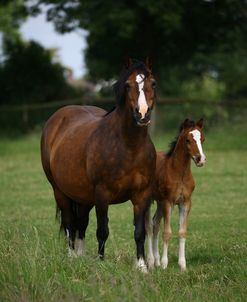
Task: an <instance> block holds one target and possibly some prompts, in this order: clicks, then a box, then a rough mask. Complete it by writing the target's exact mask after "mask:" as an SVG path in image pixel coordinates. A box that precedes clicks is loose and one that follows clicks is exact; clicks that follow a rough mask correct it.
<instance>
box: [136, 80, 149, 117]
mask: <svg viewBox="0 0 247 302" xmlns="http://www.w3.org/2000/svg"><path fill="white" fill-rule="evenodd" d="M144 78H145V76H144V75H143V74H138V75H137V76H136V82H137V84H138V88H139V98H138V106H139V112H140V114H141V116H142V118H144V117H145V114H146V113H147V111H148V105H147V100H146V97H145V94H144V91H143V87H144Z"/></svg>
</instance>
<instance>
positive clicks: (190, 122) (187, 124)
mask: <svg viewBox="0 0 247 302" xmlns="http://www.w3.org/2000/svg"><path fill="white" fill-rule="evenodd" d="M195 126H196V123H195V122H194V121H193V120H189V119H186V120H185V121H184V122H183V123H182V124H181V125H180V126H179V132H178V135H177V136H176V137H175V139H174V140H173V141H172V142H171V143H170V144H169V147H170V149H169V151H168V152H166V156H167V157H170V156H171V155H172V154H173V152H174V150H175V147H176V145H177V142H178V138H179V136H180V134H181V132H182V130H183V129H184V128H194V127H195Z"/></svg>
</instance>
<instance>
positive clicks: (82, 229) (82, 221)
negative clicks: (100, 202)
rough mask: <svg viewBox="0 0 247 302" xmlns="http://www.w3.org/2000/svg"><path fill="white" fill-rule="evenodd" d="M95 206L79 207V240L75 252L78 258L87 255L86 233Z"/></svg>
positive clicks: (76, 241) (76, 240)
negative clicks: (90, 214)
mask: <svg viewBox="0 0 247 302" xmlns="http://www.w3.org/2000/svg"><path fill="white" fill-rule="evenodd" d="M92 207H93V205H81V204H78V205H77V226H76V228H77V231H78V238H76V239H75V251H76V254H77V256H82V255H84V254H85V233H86V229H87V226H88V222H89V213H90V211H91V209H92Z"/></svg>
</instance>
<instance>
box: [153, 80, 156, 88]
mask: <svg viewBox="0 0 247 302" xmlns="http://www.w3.org/2000/svg"><path fill="white" fill-rule="evenodd" d="M155 87H156V81H152V88H153V89H154V88H155Z"/></svg>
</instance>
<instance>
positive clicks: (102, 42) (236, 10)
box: [34, 0, 247, 94]
mask: <svg viewBox="0 0 247 302" xmlns="http://www.w3.org/2000/svg"><path fill="white" fill-rule="evenodd" d="M42 4H49V5H50V6H49V10H48V13H47V17H48V19H49V20H53V21H54V23H55V26H56V28H57V30H58V31H59V32H61V33H64V32H68V31H72V30H74V29H76V28H83V29H86V30H87V31H88V36H87V43H88V47H87V50H86V63H87V67H88V70H89V74H90V76H91V77H93V78H106V79H107V78H108V79H109V78H111V77H112V76H113V75H116V74H117V73H118V71H119V68H120V66H121V63H122V62H121V58H123V57H124V56H125V55H129V56H131V57H134V58H142V57H145V56H146V55H151V56H152V57H153V59H154V64H155V67H156V68H155V69H156V72H157V73H158V75H159V78H160V79H161V81H162V82H163V83H164V90H165V91H166V93H168V94H169V93H174V92H175V91H176V89H179V84H176V83H181V80H183V81H184V80H189V79H191V78H193V77H197V76H198V75H202V74H204V73H205V72H206V73H207V72H209V71H211V70H214V71H215V72H216V73H220V72H221V71H222V70H223V69H224V68H223V69H222V68H219V69H218V64H216V63H215V62H214V61H213V59H214V58H215V54H220V55H222V58H223V57H225V55H226V54H231V53H235V54H236V56H238V57H239V58H241V57H242V55H243V52H239V39H241V40H242V42H243V43H242V44H241V47H242V49H243V50H244V52H245V51H246V43H247V42H246V39H244V41H243V39H242V38H241V37H246V35H247V18H246V17H247V2H246V1H245V0H225V1H221V0H207V1H206V0H177V1H174V0H163V1H149V0H135V1H132V0H119V1H109V0H104V1H103V0H97V1H96V0H83V1H79V0H74V1H71V0H63V1H57V0H36V5H34V7H35V8H36V9H37V8H39V7H40V6H41V5H42ZM244 55H245V56H246V54H244ZM239 60H240V61H241V59H239ZM221 62H223V60H221ZM225 64H226V62H225ZM219 78H222V79H223V76H222V77H221V76H219Z"/></svg>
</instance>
